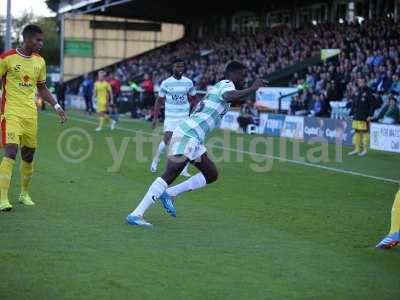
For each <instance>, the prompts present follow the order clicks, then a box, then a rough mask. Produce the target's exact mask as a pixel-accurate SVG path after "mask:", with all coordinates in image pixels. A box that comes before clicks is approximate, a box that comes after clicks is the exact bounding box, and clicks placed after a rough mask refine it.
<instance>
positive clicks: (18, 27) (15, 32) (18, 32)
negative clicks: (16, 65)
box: [11, 10, 36, 47]
mask: <svg viewBox="0 0 400 300" xmlns="http://www.w3.org/2000/svg"><path fill="white" fill-rule="evenodd" d="M35 21H36V18H35V15H34V14H33V12H32V11H30V12H29V11H27V10H25V11H24V12H23V13H22V15H21V16H20V17H19V18H13V19H12V27H11V28H12V29H11V30H12V33H11V34H12V38H13V41H12V44H13V47H18V46H19V45H21V42H22V30H24V27H25V26H26V25H28V24H31V23H34V22H35Z"/></svg>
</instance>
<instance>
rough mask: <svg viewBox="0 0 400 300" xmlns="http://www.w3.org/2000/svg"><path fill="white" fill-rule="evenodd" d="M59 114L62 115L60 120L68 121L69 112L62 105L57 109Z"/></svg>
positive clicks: (62, 121)
mask: <svg viewBox="0 0 400 300" xmlns="http://www.w3.org/2000/svg"><path fill="white" fill-rule="evenodd" d="M56 112H57V114H58V116H59V117H60V122H61V123H65V122H66V121H67V114H66V113H65V111H64V110H63V109H62V108H61V107H60V108H58V109H57V110H56Z"/></svg>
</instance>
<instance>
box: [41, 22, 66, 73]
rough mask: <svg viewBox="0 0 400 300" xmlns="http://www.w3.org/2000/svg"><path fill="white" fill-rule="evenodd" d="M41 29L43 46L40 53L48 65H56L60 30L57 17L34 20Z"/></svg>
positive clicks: (58, 53) (58, 54)
mask: <svg viewBox="0 0 400 300" xmlns="http://www.w3.org/2000/svg"><path fill="white" fill-rule="evenodd" d="M36 24H37V25H38V26H40V28H42V30H43V35H44V46H43V49H42V51H41V55H42V56H43V57H44V58H45V59H46V62H47V64H48V65H58V64H59V62H60V32H59V30H58V22H57V17H51V18H39V19H38V20H37V22H36Z"/></svg>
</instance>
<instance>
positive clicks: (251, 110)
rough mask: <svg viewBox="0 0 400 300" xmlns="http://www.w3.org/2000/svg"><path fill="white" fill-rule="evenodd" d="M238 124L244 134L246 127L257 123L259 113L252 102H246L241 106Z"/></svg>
mask: <svg viewBox="0 0 400 300" xmlns="http://www.w3.org/2000/svg"><path fill="white" fill-rule="evenodd" d="M238 123H239V127H240V128H241V129H242V130H243V131H244V132H246V130H247V126H248V125H250V124H258V123H259V111H258V109H257V108H256V107H255V105H254V101H247V102H245V103H244V104H243V105H242V107H241V110H240V116H239V117H238Z"/></svg>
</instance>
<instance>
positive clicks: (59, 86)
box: [55, 79, 67, 111]
mask: <svg viewBox="0 0 400 300" xmlns="http://www.w3.org/2000/svg"><path fill="white" fill-rule="evenodd" d="M66 88H67V87H66V86H65V84H64V82H63V80H62V79H60V81H59V82H57V83H56V84H55V93H56V97H57V102H58V103H59V104H60V105H61V107H62V109H63V110H64V111H65V91H66Z"/></svg>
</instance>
